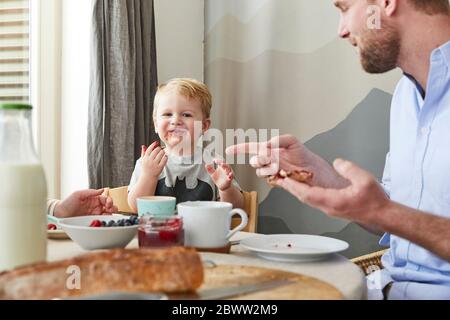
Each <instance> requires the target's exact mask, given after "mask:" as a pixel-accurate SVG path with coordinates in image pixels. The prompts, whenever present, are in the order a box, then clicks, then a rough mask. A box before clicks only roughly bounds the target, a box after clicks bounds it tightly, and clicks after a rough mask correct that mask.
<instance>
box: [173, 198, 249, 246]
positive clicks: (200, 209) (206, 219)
mask: <svg viewBox="0 0 450 320" xmlns="http://www.w3.org/2000/svg"><path fill="white" fill-rule="evenodd" d="M177 208H178V215H180V216H182V217H183V226H184V245H185V246H188V247H195V248H220V247H224V246H226V245H227V244H228V240H229V239H230V237H231V236H232V235H233V234H235V233H236V232H238V231H240V230H242V229H244V228H245V226H246V225H247V222H248V217H247V214H246V213H245V211H244V210H241V209H233V205H232V204H231V203H229V202H217V201H188V202H183V203H179V204H178V205H177ZM235 214H238V215H240V216H241V219H242V221H241V223H240V224H239V225H238V226H237V227H236V228H234V229H233V230H230V227H231V218H232V217H233V216H234V215H235Z"/></svg>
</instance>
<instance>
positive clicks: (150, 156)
mask: <svg viewBox="0 0 450 320" xmlns="http://www.w3.org/2000/svg"><path fill="white" fill-rule="evenodd" d="M141 159H142V175H145V176H147V177H151V178H156V179H157V178H158V177H159V175H160V174H161V172H162V171H163V169H164V167H165V165H166V164H167V160H168V158H167V155H166V152H165V151H164V150H163V149H162V148H161V147H160V146H159V142H158V141H155V142H153V143H152V144H151V145H150V146H149V147H148V148H146V147H145V146H142V149H141Z"/></svg>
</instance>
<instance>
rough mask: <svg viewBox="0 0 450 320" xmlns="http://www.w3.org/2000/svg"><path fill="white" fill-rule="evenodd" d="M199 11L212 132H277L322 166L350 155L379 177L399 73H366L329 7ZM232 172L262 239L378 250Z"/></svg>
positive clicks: (275, 2)
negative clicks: (254, 208) (302, 237)
mask: <svg viewBox="0 0 450 320" xmlns="http://www.w3.org/2000/svg"><path fill="white" fill-rule="evenodd" d="M205 8H206V10H205V12H206V16H205V19H206V25H205V30H206V31H205V81H206V84H208V86H209V87H210V89H211V91H212V94H213V96H214V107H213V112H212V123H213V127H216V128H219V129H222V130H224V129H227V128H243V129H245V130H247V129H250V128H253V129H279V130H280V133H281V134H287V133H290V134H293V135H295V136H296V137H298V138H299V139H300V140H301V141H302V142H305V144H306V146H307V147H308V148H309V149H311V150H312V151H313V152H316V153H318V154H319V155H321V156H322V157H324V158H325V159H327V160H328V161H333V160H334V159H336V158H338V157H342V158H346V159H349V160H352V161H355V162H356V163H358V164H359V165H361V166H362V167H364V168H365V169H367V170H369V171H370V172H372V173H373V174H374V175H376V176H377V177H380V176H381V173H382V170H383V167H384V161H385V155H386V152H387V150H388V144H389V140H388V136H389V127H388V124H389V107H390V100H391V93H392V92H393V90H394V88H395V85H396V83H397V81H398V79H399V78H400V75H401V73H400V72H399V71H398V70H396V71H393V72H390V73H387V74H383V75H369V74H367V73H365V72H364V71H363V69H362V68H361V64H360V61H359V60H360V59H359V57H358V54H357V53H356V52H355V50H354V48H353V47H352V46H351V45H350V44H349V43H348V41H346V40H341V39H339V38H338V35H337V29H338V24H339V13H338V10H336V8H335V7H334V6H333V4H332V2H331V1H310V0H246V1H241V0H227V1H224V0H206V1H205ZM263 139H264V140H266V138H261V140H263ZM231 142H232V141H231ZM227 144H230V142H229V141H227ZM235 172H236V176H237V177H238V180H239V183H240V185H241V187H242V188H244V189H245V190H256V191H258V198H259V200H260V202H261V205H260V207H259V209H260V210H259V219H258V232H261V233H268V234H269V233H307V234H329V235H333V237H336V238H341V239H344V240H347V241H348V242H350V243H351V244H352V246H351V249H352V250H351V251H349V252H346V253H345V254H347V255H348V256H356V255H359V254H363V253H365V252H370V251H374V249H376V248H377V247H378V243H377V241H378V239H377V238H374V237H372V236H370V235H368V234H367V233H365V231H364V230H360V229H358V228H359V227H358V226H356V225H354V224H349V222H348V221H343V220H339V219H332V218H329V217H328V216H326V215H324V214H323V213H321V212H319V211H318V210H315V209H312V208H310V207H308V206H306V205H303V204H301V203H300V202H299V201H298V200H297V199H295V198H294V197H293V196H292V195H290V194H288V193H287V192H285V191H282V190H280V189H271V188H270V187H269V186H268V184H267V183H266V182H265V181H264V180H263V179H259V178H257V177H256V175H255V170H254V169H253V168H251V167H250V166H249V165H236V166H235Z"/></svg>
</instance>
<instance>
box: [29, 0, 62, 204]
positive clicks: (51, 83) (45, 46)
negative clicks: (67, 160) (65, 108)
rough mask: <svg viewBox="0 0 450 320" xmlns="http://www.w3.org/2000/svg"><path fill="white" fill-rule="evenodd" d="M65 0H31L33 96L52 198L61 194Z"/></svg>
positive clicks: (37, 139)
mask: <svg viewBox="0 0 450 320" xmlns="http://www.w3.org/2000/svg"><path fill="white" fill-rule="evenodd" d="M61 15H62V1H60V0H39V1H33V0H30V39H31V44H30V48H31V49H30V50H31V52H30V57H31V59H30V72H31V73H30V91H31V92H30V100H31V103H32V104H33V106H34V111H33V112H34V114H33V119H34V123H33V128H34V133H35V142H36V149H37V152H38V154H39V157H40V159H41V162H42V165H43V167H44V170H45V174H46V178H47V194H48V197H49V198H60V194H61V108H60V106H61V52H62V33H61V29H62V19H61Z"/></svg>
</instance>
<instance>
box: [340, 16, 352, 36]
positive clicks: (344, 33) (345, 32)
mask: <svg viewBox="0 0 450 320" xmlns="http://www.w3.org/2000/svg"><path fill="white" fill-rule="evenodd" d="M338 34H339V37H341V38H343V39H345V38H348V36H349V35H350V31H348V29H347V27H346V26H345V24H344V22H343V21H342V20H341V21H340V22H339V28H338Z"/></svg>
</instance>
